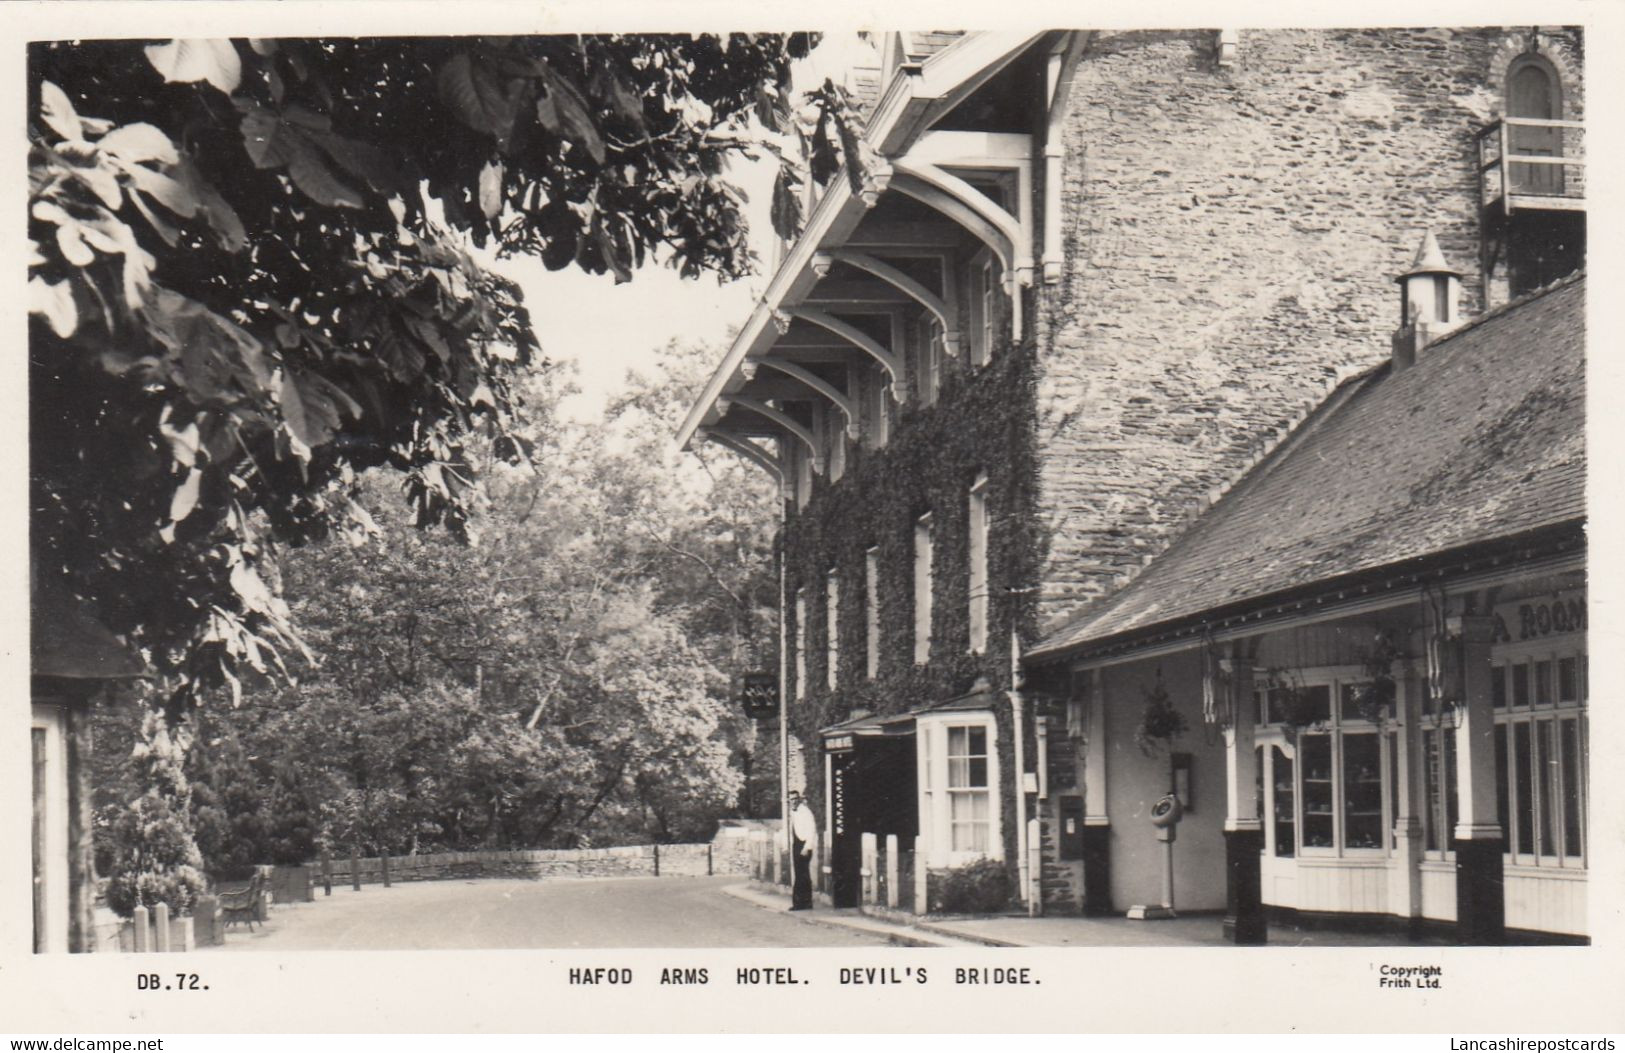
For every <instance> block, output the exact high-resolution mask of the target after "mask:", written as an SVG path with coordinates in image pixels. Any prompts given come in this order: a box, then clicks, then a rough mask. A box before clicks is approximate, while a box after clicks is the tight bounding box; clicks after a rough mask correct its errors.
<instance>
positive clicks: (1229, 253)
mask: <svg viewBox="0 0 1625 1053" xmlns="http://www.w3.org/2000/svg"><path fill="white" fill-rule="evenodd" d="M1213 37H1214V33H1213V31H1211V30H1209V31H1177V32H1122V33H1101V34H1099V35H1098V36H1097V37H1096V38H1095V40H1094V42H1093V44H1092V46H1091V47H1090V49H1089V50H1088V52H1087V53H1086V54H1085V56H1084V58H1083V60H1082V62H1081V63H1080V65H1079V69H1078V73H1077V77H1076V80H1075V82H1074V84H1073V89H1072V94H1071V112H1070V116H1069V120H1068V125H1067V130H1066V148H1067V159H1066V170H1065V176H1064V178H1065V181H1066V182H1065V187H1064V189H1063V215H1062V223H1063V225H1064V226H1063V245H1064V250H1065V265H1064V269H1063V276H1062V278H1061V281H1060V282H1059V283H1058V284H1056V285H1051V286H1046V287H1044V288H1043V290H1042V293H1041V296H1040V314H1039V316H1038V319H1037V321H1038V337H1039V345H1040V362H1039V371H1040V372H1039V388H1038V407H1039V431H1038V441H1039V446H1040V455H1039V463H1040V465H1041V471H1042V479H1041V492H1042V502H1043V507H1044V514H1045V516H1046V517H1047V520H1048V521H1047V523H1046V526H1047V528H1048V530H1049V531H1050V545H1049V555H1048V560H1047V565H1046V567H1045V572H1044V574H1043V579H1044V582H1045V590H1044V600H1043V603H1044V607H1043V610H1042V615H1043V617H1044V619H1045V620H1046V622H1050V623H1053V622H1052V620H1053V619H1056V618H1061V617H1065V616H1066V615H1068V614H1070V613H1073V612H1075V611H1076V610H1077V609H1078V608H1079V607H1080V606H1082V605H1083V604H1084V603H1085V602H1087V601H1089V600H1091V599H1093V598H1095V597H1097V596H1099V595H1100V594H1101V593H1102V592H1104V591H1106V590H1108V589H1109V588H1110V587H1112V586H1113V585H1115V584H1119V583H1121V582H1122V581H1124V580H1126V579H1127V577H1128V576H1130V575H1131V574H1132V573H1133V572H1134V571H1135V570H1137V569H1138V568H1139V567H1140V566H1142V565H1143V563H1144V561H1145V560H1146V559H1147V558H1148V557H1150V556H1152V555H1154V554H1155V553H1157V552H1159V551H1161V550H1162V548H1164V547H1165V546H1166V545H1167V544H1168V543H1169V542H1170V541H1171V540H1172V539H1173V538H1174V537H1175V536H1177V534H1178V532H1179V530H1180V528H1181V527H1182V526H1183V525H1184V524H1185V523H1186V522H1187V521H1188V519H1189V517H1190V516H1191V515H1192V514H1194V513H1196V512H1199V511H1200V510H1201V509H1202V508H1203V507H1204V506H1205V504H1206V503H1207V502H1208V501H1209V500H1210V499H1211V498H1212V497H1213V496H1214V495H1215V494H1217V493H1218V492H1220V491H1222V489H1223V488H1224V487H1226V486H1227V485H1229V484H1230V483H1231V482H1233V481H1234V479H1235V478H1236V477H1237V476H1238V475H1239V474H1240V473H1241V472H1242V471H1243V470H1245V468H1246V467H1247V466H1248V464H1249V463H1250V462H1251V461H1252V460H1253V459H1254V458H1255V457H1256V456H1257V455H1258V453H1259V452H1260V451H1261V450H1262V449H1263V448H1265V447H1266V446H1267V445H1268V444H1269V443H1270V442H1271V441H1272V440H1273V439H1274V438H1275V437H1277V436H1278V435H1279V434H1281V433H1282V432H1283V431H1284V430H1286V429H1288V428H1290V426H1291V425H1293V424H1294V423H1295V422H1296V421H1297V420H1299V419H1301V417H1302V416H1303V414H1304V413H1305V412H1306V411H1307V409H1308V408H1309V407H1310V406H1312V405H1313V404H1315V403H1316V402H1318V401H1319V400H1320V399H1321V398H1322V397H1323V395H1324V394H1325V393H1326V392H1327V391H1328V390H1329V388H1330V387H1331V386H1332V385H1333V384H1334V383H1335V382H1336V380H1337V379H1338V378H1339V376H1341V375H1346V374H1347V373H1349V372H1352V371H1355V370H1358V369H1360V368H1363V367H1367V366H1370V365H1373V364H1375V363H1377V362H1380V361H1382V360H1383V359H1384V358H1385V357H1386V356H1387V355H1388V353H1389V336H1390V333H1391V332H1392V330H1393V329H1394V328H1395V327H1396V326H1397V325H1398V321H1399V318H1398V311H1399V296H1398V290H1397V287H1396V286H1395V284H1394V277H1395V276H1396V275H1397V274H1399V273H1400V272H1402V271H1403V270H1404V269H1405V268H1406V267H1407V266H1408V265H1409V263H1410V259H1411V256H1412V254H1413V253H1414V252H1415V250H1416V246H1417V244H1418V242H1419V241H1420V239H1421V236H1422V232H1423V230H1424V229H1427V228H1431V229H1432V230H1433V231H1434V232H1435V234H1437V236H1438V238H1439V243H1440V245H1441V246H1442V248H1443V250H1444V253H1445V255H1446V257H1447V258H1448V259H1449V261H1450V262H1451V263H1452V264H1453V265H1454V266H1455V267H1457V268H1458V269H1460V270H1461V271H1462V272H1463V275H1464V278H1463V283H1462V285H1463V288H1462V309H1463V310H1464V311H1465V312H1468V313H1477V312H1479V311H1481V310H1482V309H1483V306H1484V299H1485V288H1484V286H1483V283H1482V282H1481V275H1480V264H1479V260H1480V256H1479V250H1480V243H1479V216H1478V201H1479V179H1478V175H1477V170H1476V155H1475V153H1474V148H1473V144H1474V138H1473V135H1474V132H1475V131H1477V130H1478V129H1479V128H1480V127H1482V125H1483V124H1484V123H1485V122H1486V121H1487V120H1489V119H1491V118H1492V116H1493V115H1494V114H1496V113H1498V112H1500V109H1501V85H1500V82H1499V81H1496V82H1493V83H1492V81H1491V78H1493V77H1496V76H1497V73H1496V67H1497V63H1499V69H1500V70H1502V71H1504V69H1505V65H1506V61H1507V54H1508V51H1509V49H1511V50H1512V51H1514V52H1515V51H1516V50H1518V49H1519V48H1521V47H1523V46H1525V43H1524V42H1525V41H1526V40H1527V38H1528V30H1527V29H1521V30H1516V31H1514V30H1504V31H1503V30H1498V29H1476V30H1460V31H1447V30H1348V31H1339V30H1268V31H1243V32H1242V33H1241V39H1240V49H1239V54H1238V60H1237V62H1236V64H1235V65H1234V66H1233V67H1231V68H1220V67H1218V65H1217V63H1216V61H1215V52H1214V46H1213ZM1543 41H1544V46H1546V47H1548V48H1551V49H1553V52H1554V53H1556V54H1559V55H1560V56H1561V57H1562V62H1561V63H1559V64H1560V66H1562V67H1563V68H1565V69H1566V70H1568V71H1570V72H1571V73H1572V72H1574V71H1578V70H1579V68H1580V62H1579V54H1578V50H1577V48H1576V47H1575V44H1576V41H1575V40H1573V39H1571V38H1568V37H1565V36H1564V35H1563V34H1562V32H1561V31H1556V30H1552V31H1547V32H1546V33H1545V34H1544V36H1543ZM1566 88H1567V89H1568V91H1569V97H1570V99H1571V102H1572V105H1573V107H1574V108H1575V112H1576V113H1577V112H1578V107H1579V106H1580V99H1581V94H1580V85H1578V84H1577V83H1576V84H1569V85H1566ZM1491 292H1492V294H1493V289H1492V290H1491Z"/></svg>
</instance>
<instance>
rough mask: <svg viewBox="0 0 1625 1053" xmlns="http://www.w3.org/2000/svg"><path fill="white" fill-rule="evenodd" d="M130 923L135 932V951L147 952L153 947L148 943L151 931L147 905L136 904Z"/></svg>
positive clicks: (138, 952) (139, 952)
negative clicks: (148, 923)
mask: <svg viewBox="0 0 1625 1053" xmlns="http://www.w3.org/2000/svg"><path fill="white" fill-rule="evenodd" d="M130 925H131V926H132V928H133V929H134V932H135V953H137V954H145V953H146V952H147V951H149V950H151V949H152V948H151V946H150V945H149V943H148V937H149V936H150V935H151V932H150V931H149V930H148V928H147V908H146V907H143V906H141V905H139V904H137V905H136V908H135V913H134V914H132V915H131V916H130Z"/></svg>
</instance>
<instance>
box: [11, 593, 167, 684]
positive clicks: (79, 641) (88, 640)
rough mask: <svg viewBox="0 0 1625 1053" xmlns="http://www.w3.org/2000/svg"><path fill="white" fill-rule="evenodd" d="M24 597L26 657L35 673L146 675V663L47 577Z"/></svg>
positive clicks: (98, 676)
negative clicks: (27, 634) (27, 625)
mask: <svg viewBox="0 0 1625 1053" xmlns="http://www.w3.org/2000/svg"><path fill="white" fill-rule="evenodd" d="M31 591H32V595H31V597H30V606H31V608H32V609H31V611H30V617H29V622H30V638H29V657H30V658H31V660H32V672H33V675H35V676H50V677H60V678H63V679H70V680H123V679H128V678H132V677H143V676H146V675H147V668H146V664H145V663H143V662H142V661H141V659H140V657H139V656H137V655H136V654H135V652H134V651H132V650H130V648H128V647H126V646H125V645H124V642H123V641H122V640H120V639H119V638H118V637H116V636H114V635H113V634H112V633H111V632H109V631H108V630H107V628H106V627H105V626H104V625H102V623H101V622H99V621H97V620H96V618H95V617H94V616H93V615H92V614H91V612H90V608H89V606H88V605H87V604H86V603H85V602H84V601H83V600H81V599H79V598H78V597H76V596H74V595H73V594H72V593H70V592H68V590H67V589H66V588H64V587H62V586H61V585H58V584H56V583H55V582H53V581H51V580H50V579H48V578H41V579H39V580H38V581H36V582H35V583H34V586H33V589H32V590H31Z"/></svg>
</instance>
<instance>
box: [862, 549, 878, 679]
mask: <svg viewBox="0 0 1625 1053" xmlns="http://www.w3.org/2000/svg"><path fill="white" fill-rule="evenodd" d="M863 645H864V675H865V676H867V677H868V678H869V679H870V680H873V679H874V678H875V677H876V676H877V675H879V673H880V549H879V548H871V549H869V550H868V551H867V552H865V553H864V554H863Z"/></svg>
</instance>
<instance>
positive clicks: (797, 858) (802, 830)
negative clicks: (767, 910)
mask: <svg viewBox="0 0 1625 1053" xmlns="http://www.w3.org/2000/svg"><path fill="white" fill-rule="evenodd" d="M817 843H818V820H817V819H816V818H814V816H813V810H812V809H811V808H809V807H807V799H806V798H805V797H803V796H801V791H799V790H791V791H790V860H791V869H792V871H793V873H794V875H795V877H794V882H793V884H792V885H791V886H790V909H791V910H811V909H812V905H813V900H812V854H813V845H815V844H817Z"/></svg>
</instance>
